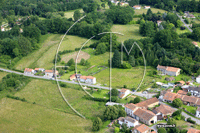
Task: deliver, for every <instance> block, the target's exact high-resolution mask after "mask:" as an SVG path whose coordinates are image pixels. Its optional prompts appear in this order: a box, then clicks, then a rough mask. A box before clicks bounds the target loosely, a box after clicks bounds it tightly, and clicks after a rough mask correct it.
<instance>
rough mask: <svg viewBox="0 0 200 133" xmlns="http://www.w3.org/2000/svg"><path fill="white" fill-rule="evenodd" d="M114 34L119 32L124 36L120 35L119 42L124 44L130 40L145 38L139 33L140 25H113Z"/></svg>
mask: <svg viewBox="0 0 200 133" xmlns="http://www.w3.org/2000/svg"><path fill="white" fill-rule="evenodd" d="M111 31H112V32H118V33H122V34H124V35H123V36H122V35H118V34H116V35H117V36H118V41H119V42H123V41H125V40H128V39H137V40H138V39H141V38H144V37H143V36H141V35H140V33H139V24H131V25H113V26H112V28H111Z"/></svg>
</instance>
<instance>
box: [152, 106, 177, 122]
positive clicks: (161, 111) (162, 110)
mask: <svg viewBox="0 0 200 133" xmlns="http://www.w3.org/2000/svg"><path fill="white" fill-rule="evenodd" d="M174 111H175V110H174V109H173V108H171V107H170V106H168V105H164V104H161V105H160V106H159V107H156V108H155V109H153V110H152V112H153V113H154V114H156V115H157V120H162V119H163V117H165V116H168V115H169V116H171V115H172V114H173V113H174Z"/></svg>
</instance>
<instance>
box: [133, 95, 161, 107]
mask: <svg viewBox="0 0 200 133" xmlns="http://www.w3.org/2000/svg"><path fill="white" fill-rule="evenodd" d="M135 105H136V106H138V107H144V108H146V109H147V108H152V107H154V106H156V105H159V100H158V99H157V98H156V97H153V98H150V99H147V100H145V101H142V102H139V103H137V104H135Z"/></svg>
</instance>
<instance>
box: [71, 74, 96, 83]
mask: <svg viewBox="0 0 200 133" xmlns="http://www.w3.org/2000/svg"><path fill="white" fill-rule="evenodd" d="M70 80H72V81H80V82H83V83H88V84H96V78H95V77H93V76H82V75H81V74H72V75H71V76H70Z"/></svg>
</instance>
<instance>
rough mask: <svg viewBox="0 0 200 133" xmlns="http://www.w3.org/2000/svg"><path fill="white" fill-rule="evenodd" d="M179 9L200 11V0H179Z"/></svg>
mask: <svg viewBox="0 0 200 133" xmlns="http://www.w3.org/2000/svg"><path fill="white" fill-rule="evenodd" d="M177 11H182V12H183V11H190V12H200V1H196V0H179V1H178V3H177Z"/></svg>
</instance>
